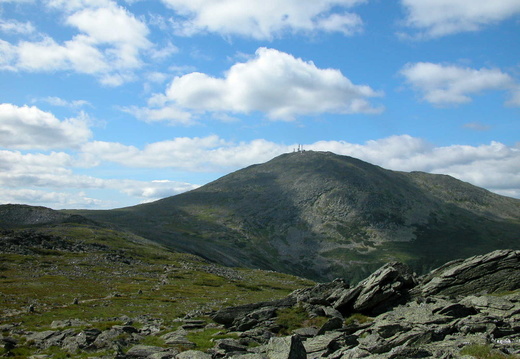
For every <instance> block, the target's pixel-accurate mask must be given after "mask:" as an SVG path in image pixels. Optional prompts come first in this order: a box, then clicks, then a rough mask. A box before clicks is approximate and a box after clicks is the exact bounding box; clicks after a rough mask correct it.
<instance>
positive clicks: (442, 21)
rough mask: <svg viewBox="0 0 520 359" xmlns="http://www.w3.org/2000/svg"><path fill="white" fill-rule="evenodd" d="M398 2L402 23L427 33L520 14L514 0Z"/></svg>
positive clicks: (478, 26) (471, 26)
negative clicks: (403, 13) (401, 9)
mask: <svg viewBox="0 0 520 359" xmlns="http://www.w3.org/2000/svg"><path fill="white" fill-rule="evenodd" d="M401 4H402V6H403V7H404V8H405V9H406V12H407V18H406V24H407V25H408V26H410V27H413V28H416V29H417V30H419V31H420V33H419V35H420V36H427V37H441V36H445V35H450V34H454V33H459V32H466V31H477V30H480V29H482V28H483V27H485V26H488V25H491V24H494V23H497V22H499V21H503V20H505V19H508V18H511V17H513V16H515V15H518V14H520V2H519V1H518V0H492V1H467V0H401Z"/></svg>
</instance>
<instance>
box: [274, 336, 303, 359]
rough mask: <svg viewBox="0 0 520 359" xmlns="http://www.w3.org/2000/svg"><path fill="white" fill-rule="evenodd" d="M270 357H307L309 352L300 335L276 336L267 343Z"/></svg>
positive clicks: (279, 358) (293, 358)
mask: <svg viewBox="0 0 520 359" xmlns="http://www.w3.org/2000/svg"><path fill="white" fill-rule="evenodd" d="M266 352H267V357H268V358H269V359H307V352H306V351H305V347H304V346H303V344H302V341H301V339H300V337H299V336H297V335H292V336H289V337H274V338H271V339H270V340H269V343H268V344H267V351H266Z"/></svg>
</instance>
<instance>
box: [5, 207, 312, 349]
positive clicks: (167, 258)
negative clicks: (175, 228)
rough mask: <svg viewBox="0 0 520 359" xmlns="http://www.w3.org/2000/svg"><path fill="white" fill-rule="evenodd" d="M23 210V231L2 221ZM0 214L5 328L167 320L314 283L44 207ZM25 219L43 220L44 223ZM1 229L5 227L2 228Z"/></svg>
mask: <svg viewBox="0 0 520 359" xmlns="http://www.w3.org/2000/svg"><path fill="white" fill-rule="evenodd" d="M28 212H30V213H31V215H32V216H33V217H28V218H27V219H26V222H30V224H29V225H21V224H20V223H9V221H8V219H23V218H21V217H19V215H20V214H21V213H28ZM0 213H2V214H4V215H5V217H6V218H3V223H2V227H4V228H3V229H2V228H1V227H0V323H2V324H4V328H5V325H6V324H8V323H15V325H16V326H18V325H21V324H23V325H24V328H26V329H27V328H37V330H42V327H43V328H48V330H51V329H55V328H51V327H50V326H51V322H53V321H56V320H62V321H71V320H72V321H74V320H75V321H78V320H80V321H83V320H88V321H94V322H97V323H98V325H102V324H101V323H103V322H113V321H114V320H116V319H114V318H121V317H125V316H130V317H135V318H138V317H139V318H143V317H146V316H152V317H154V318H155V319H161V320H165V321H173V319H175V318H176V317H179V316H184V315H186V314H187V313H192V312H194V311H204V310H214V309H218V308H220V307H221V306H227V305H237V304H244V303H248V302H253V301H257V300H267V299H273V298H282V297H284V296H285V295H287V294H288V293H290V292H291V291H293V290H294V289H297V288H301V287H304V286H309V285H311V284H313V283H312V282H311V281H309V280H306V279H303V278H298V277H295V276H289V275H285V274H280V273H273V272H266V271H259V270H250V269H234V268H226V267H222V266H219V265H216V264H213V263H209V262H207V261H204V260H203V259H201V258H200V257H196V256H193V255H191V254H186V253H178V252H174V251H171V250H168V249H166V248H164V247H163V246H160V245H158V244H157V243H151V242H150V241H148V240H146V239H144V238H142V237H139V236H136V235H134V234H132V233H129V232H120V231H116V230H114V229H110V228H107V227H102V226H98V225H95V224H84V223H78V222H76V223H72V222H63V221H62V220H63V219H64V218H67V217H68V216H64V215H63V214H60V213H57V212H55V211H53V210H51V209H49V208H44V207H30V206H23V205H5V206H0ZM77 217H79V216H77ZM31 218H40V219H41V218H45V222H46V224H43V225H42V224H35V223H34V221H33V220H31ZM51 219H53V220H54V221H53V222H50V221H51ZM76 219H77V218H76ZM36 222H41V221H40V220H38V221H36ZM7 224H8V225H9V227H11V228H12V229H5V226H6V225H7ZM30 308H31V309H30ZM126 318H127V319H126V320H125V319H117V320H116V321H118V322H119V321H121V323H120V324H122V323H123V322H126V321H128V317H126ZM31 330H32V329H31ZM0 338H1V335H0ZM2 345H3V343H2V342H0V353H2ZM0 355H1V354H0ZM23 357H24V358H26V357H28V355H26V356H23ZM53 357H54V356H53ZM60 357H61V356H60Z"/></svg>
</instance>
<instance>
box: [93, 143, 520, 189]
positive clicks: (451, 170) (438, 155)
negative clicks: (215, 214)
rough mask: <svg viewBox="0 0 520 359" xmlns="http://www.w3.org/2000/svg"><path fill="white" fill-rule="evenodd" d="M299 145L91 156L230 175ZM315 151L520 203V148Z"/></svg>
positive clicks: (204, 146) (319, 147)
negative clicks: (463, 184) (444, 179)
mask: <svg viewBox="0 0 520 359" xmlns="http://www.w3.org/2000/svg"><path fill="white" fill-rule="evenodd" d="M294 148H296V144H291V145H284V144H278V143H274V142H270V141H266V140H263V139H257V140H253V141H249V142H238V143H237V142H231V141H225V140H223V139H221V138H220V137H218V136H209V137H204V138H197V137H195V138H176V139H173V140H171V141H163V142H156V143H152V144H150V145H148V146H145V147H144V148H142V149H139V148H137V147H134V146H125V145H122V144H118V143H108V142H91V143H88V144H86V145H85V146H84V148H83V152H84V153H85V155H86V156H91V157H92V158H96V159H97V161H99V162H98V164H99V163H101V162H105V161H106V162H112V163H117V164H121V165H124V166H127V167H134V168H169V169H175V170H179V171H189V172H201V171H206V172H215V173H227V172H230V171H235V170H237V169H240V168H244V167H246V166H249V165H252V164H255V163H262V162H265V161H268V160H270V159H272V158H273V157H276V156H278V155H280V154H282V153H286V152H292V151H293V149H294ZM304 148H305V149H307V150H315V151H331V152H334V153H337V154H341V155H348V156H352V157H355V158H359V159H361V160H364V161H367V162H369V163H372V164H376V165H379V166H382V167H384V168H387V169H392V170H398V171H424V172H429V173H438V174H448V175H451V176H453V177H455V178H458V179H460V180H463V181H467V182H470V183H472V184H474V185H477V186H480V187H484V188H487V189H489V190H492V191H494V192H497V193H502V194H506V195H510V196H515V197H519V198H520V147H519V146H518V145H517V146H506V145H504V144H502V143H499V142H491V143H490V144H487V145H479V146H468V145H452V146H444V147H436V146H435V145H433V144H431V143H429V142H427V141H425V140H423V139H421V138H416V137H411V136H408V135H401V136H391V137H388V138H383V139H379V140H371V141H367V142H366V143H363V144H355V143H349V142H345V141H319V142H315V143H310V144H305V145H304Z"/></svg>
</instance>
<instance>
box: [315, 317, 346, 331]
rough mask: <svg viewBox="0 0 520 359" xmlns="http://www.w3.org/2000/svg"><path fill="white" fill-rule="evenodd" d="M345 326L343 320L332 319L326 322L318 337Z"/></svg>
mask: <svg viewBox="0 0 520 359" xmlns="http://www.w3.org/2000/svg"><path fill="white" fill-rule="evenodd" d="M342 326H343V318H338V317H334V318H330V319H329V320H328V321H326V322H325V323H324V324H323V325H322V326H321V328H320V329H319V330H318V333H317V335H321V334H325V333H326V332H329V331H332V330H336V329H340V328H341V327H342Z"/></svg>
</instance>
